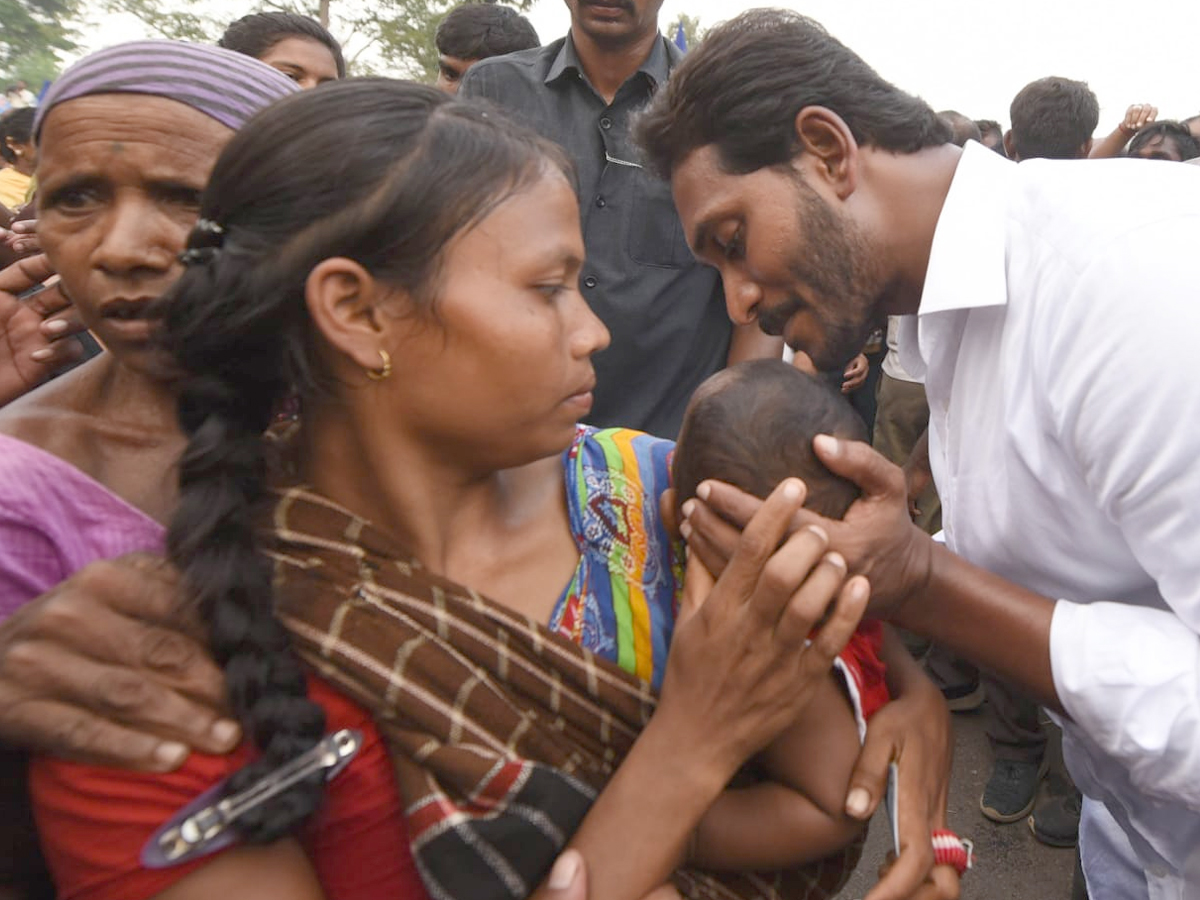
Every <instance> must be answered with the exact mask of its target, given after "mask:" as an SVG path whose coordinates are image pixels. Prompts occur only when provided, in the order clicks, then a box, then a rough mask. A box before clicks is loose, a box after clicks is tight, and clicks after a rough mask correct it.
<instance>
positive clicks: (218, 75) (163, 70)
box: [33, 41, 300, 137]
mask: <svg viewBox="0 0 1200 900" xmlns="http://www.w3.org/2000/svg"><path fill="white" fill-rule="evenodd" d="M299 89H300V88H299V87H298V86H297V84H296V83H295V82H294V81H292V80H291V79H290V78H288V77H287V76H285V75H283V74H281V73H280V72H278V71H276V70H275V69H272V68H271V67H270V66H268V65H267V64H265V63H261V62H259V61H258V60H257V59H254V58H253V57H249V56H244V55H242V54H241V53H234V52H233V51H232V50H226V49H224V48H222V47H209V46H207V45H205V44H187V43H184V42H183V41H132V42H131V43H128V44H117V45H116V46H115V47H108V48H106V49H104V50H100V51H98V52H96V53H93V54H91V55H90V56H85V57H84V58H83V59H81V60H80V61H79V62H77V63H75V65H73V66H71V67H70V68H69V69H67V70H66V71H65V72H63V73H62V75H61V76H60V77H59V79H58V80H57V81H56V82H54V84H53V85H51V87H50V90H49V91H48V92H47V93H46V97H45V99H44V100H43V101H42V103H41V105H40V106H39V107H38V112H37V119H36V120H35V121H34V123H33V129H34V135H35V137H36V136H37V135H39V134H40V133H41V130H42V123H43V122H44V121H45V120H46V115H47V113H49V112H50V110H52V109H53V108H54V107H55V106H57V105H58V104H59V103H63V102H65V101H67V100H74V99H76V98H78V97H88V96H90V95H92V94H150V95H152V96H155V97H166V98H167V99H169V100H177V101H179V102H180V103H186V104H187V105H188V106H190V107H191V108H192V109H195V110H197V111H199V112H202V113H204V114H205V115H206V116H211V117H212V118H214V119H216V120H217V121H218V122H220V123H221V124H222V125H226V126H228V127H229V128H232V129H233V130H234V131H237V130H238V129H239V128H241V127H242V126H243V125H245V124H246V122H247V121H248V120H249V119H250V117H251V116H253V115H254V114H255V113H256V112H258V111H259V110H260V109H263V108H265V107H267V106H270V105H271V104H272V103H274V102H275V101H276V100H279V99H282V98H283V97H286V96H287V95H288V94H292V93H295V92H296V91H298V90H299Z"/></svg>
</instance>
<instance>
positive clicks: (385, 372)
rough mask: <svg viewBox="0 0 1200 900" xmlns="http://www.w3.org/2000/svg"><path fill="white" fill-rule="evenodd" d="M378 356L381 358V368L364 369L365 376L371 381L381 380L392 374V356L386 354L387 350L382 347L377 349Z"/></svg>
mask: <svg viewBox="0 0 1200 900" xmlns="http://www.w3.org/2000/svg"><path fill="white" fill-rule="evenodd" d="M379 357H380V359H382V360H383V368H381V369H379V370H375V369H367V370H366V372H367V377H368V378H370V379H371V380H372V381H383V379H385V378H387V377H388V376H389V375H391V374H392V357H391V356H390V355H389V354H388V352H387V351H386V350H382V349H381V350H380V351H379Z"/></svg>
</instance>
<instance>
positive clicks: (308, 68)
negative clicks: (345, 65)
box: [259, 36, 338, 91]
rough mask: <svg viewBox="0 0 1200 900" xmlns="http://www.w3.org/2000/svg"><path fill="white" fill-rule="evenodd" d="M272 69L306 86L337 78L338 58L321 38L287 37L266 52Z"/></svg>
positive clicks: (301, 85) (306, 88) (266, 58)
mask: <svg viewBox="0 0 1200 900" xmlns="http://www.w3.org/2000/svg"><path fill="white" fill-rule="evenodd" d="M259 60H260V61H261V62H265V63H266V64H267V65H268V66H270V67H271V68H272V69H278V70H279V71H280V72H282V73H283V74H284V75H286V76H287V77H288V78H290V79H292V81H294V82H296V84H298V85H300V87H301V88H303V89H304V90H306V91H307V90H308V89H309V88H315V87H316V86H317V85H318V84H324V83H325V82H326V81H337V77H338V70H337V60H335V59H334V58H333V53H332V51H330V49H329V48H328V47H326V46H325V45H324V44H322V43H321V42H320V41H317V40H314V39H312V38H308V37H300V36H296V37H285V38H284V39H283V40H281V41H279V42H278V43H276V44H273V45H272V46H271V48H270V49H268V50H267V51H266V52H265V53H264V54H263V55H262V56H260V57H259Z"/></svg>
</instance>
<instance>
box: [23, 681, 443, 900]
mask: <svg viewBox="0 0 1200 900" xmlns="http://www.w3.org/2000/svg"><path fill="white" fill-rule="evenodd" d="M309 696H310V697H311V698H312V699H313V700H314V701H315V702H317V703H319V704H320V705H321V706H322V707H324V709H325V713H326V717H327V730H328V731H337V730H339V729H342V728H356V729H358V730H360V731H361V732H362V733H363V735H364V743H363V747H362V749H360V750H359V752H358V755H357V756H355V758H354V759H353V760H352V761H351V763H350V765H349V766H347V767H346V769H345V770H343V771H342V772H341V773H340V774H339V775H338V776H337V777H336V778H334V780H333V781H331V782H330V783H329V785H328V786H327V787H326V789H325V798H324V802H323V804H322V806H321V808H320V809H319V810H318V811H317V813H316V814H315V815H314V816H313V817H312V819H310V820H309V822H308V823H306V825H305V826H304V827H303V828H302V829H300V830H299V831H298V832H297V834H296V837H297V839H298V840H299V841H300V843H301V844H302V846H303V847H304V849H305V850H306V851H307V853H308V856H309V859H310V861H311V862H312V865H313V868H314V869H315V870H316V873H317V876H318V878H319V879H320V882H321V886H322V888H323V889H324V891H325V896H326V897H327V898H329V900H426V893H425V888H424V886H423V885H422V883H421V878H420V875H419V874H418V873H417V870H416V866H415V865H414V863H413V860H412V856H411V855H410V852H409V846H408V834H407V832H406V830H405V824H404V812H403V809H402V808H401V803H400V795H399V793H398V791H397V789H396V783H395V778H394V776H393V774H392V767H391V763H390V762H389V761H388V756H387V750H386V748H385V746H384V744H383V741H382V739H381V738H380V736H379V733H378V732H377V731H376V730H375V727H374V725H373V724H372V722H371V719H370V716H369V715H368V714H367V712H366V711H365V710H363V709H362V708H361V707H359V706H357V705H356V704H354V703H352V702H351V701H350V700H347V699H346V698H345V697H343V696H341V695H340V694H338V693H337V692H336V691H335V690H334V689H333V688H332V687H331V686H330V685H328V684H327V683H325V682H324V681H321V680H320V679H319V678H315V677H310V678H309ZM253 754H254V751H253V749H252V748H251V747H249V746H248V745H245V744H243V745H242V746H241V747H240V748H238V749H237V750H236V751H235V752H234V753H232V754H230V755H228V756H205V755H202V754H199V753H193V754H192V755H191V756H189V757H188V759H187V761H186V762H185V763H184V765H183V767H182V768H181V769H179V771H177V772H172V773H170V774H166V775H160V774H147V773H139V772H127V771H123V770H119V769H109V768H100V767H97V766H85V765H81V764H78V763H70V762H64V761H62V760H57V759H51V758H49V757H36V758H35V759H34V761H33V762H32V763H31V766H30V773H29V782H30V793H31V794H32V798H33V807H34V815H35V817H36V819H37V825H38V832H39V834H40V835H41V841H42V847H43V849H44V851H45V855H46V860H47V862H48V864H49V866H50V872H51V874H52V875H53V877H54V882H55V884H56V886H57V888H58V896H59V898H60V900H144V898H148V897H153V896H154V895H155V894H157V893H159V892H160V891H164V890H166V889H167V888H169V887H171V885H173V884H175V883H176V882H178V881H179V880H180V879H182V878H183V877H184V876H186V875H187V874H189V873H190V872H193V871H195V870H196V869H198V868H200V867H201V866H203V865H205V864H206V863H208V862H211V861H212V860H213V859H215V858H216V855H217V854H214V855H213V856H208V857H203V858H201V859H198V860H194V861H192V862H190V863H185V864H183V865H179V866H175V867H172V868H168V869H145V868H143V867H142V865H141V863H140V861H139V857H140V855H141V852H142V847H143V846H144V845H145V843H146V841H147V840H149V838H150V837H151V835H153V834H154V832H155V830H156V829H157V828H158V827H159V826H160V825H162V824H163V823H164V822H166V821H167V820H168V819H170V818H171V817H173V816H174V815H175V814H176V813H177V812H178V811H179V810H180V809H181V808H182V807H183V806H185V805H187V804H188V803H190V802H191V801H192V800H194V799H195V798H196V797H197V796H199V795H200V794H201V793H203V792H204V791H206V790H208V789H209V788H211V787H212V786H213V785H215V784H217V783H218V782H220V781H222V780H223V779H225V778H226V777H228V776H229V775H231V774H232V773H233V772H235V771H236V770H237V769H239V768H241V766H242V765H244V764H245V763H246V762H247V761H248V760H250V759H251V758H252V757H253Z"/></svg>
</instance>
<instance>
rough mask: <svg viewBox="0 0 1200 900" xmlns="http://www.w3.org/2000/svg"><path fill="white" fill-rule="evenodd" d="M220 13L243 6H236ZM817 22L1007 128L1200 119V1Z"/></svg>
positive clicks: (952, 2) (873, 13) (883, 66)
mask: <svg viewBox="0 0 1200 900" xmlns="http://www.w3.org/2000/svg"><path fill="white" fill-rule="evenodd" d="M209 5H210V6H213V7H229V8H233V7H236V6H237V5H240V4H233V6H232V7H231V6H230V3H229V0H212V2H211V3H210V4H209ZM761 5H763V3H762V2H761V0H760V2H746V0H666V2H665V3H664V4H663V8H662V14H661V16H660V22H661V23H662V27H663V28H664V29H665V28H666V27H667V24H668V23H669V22H670V21H671V20H672V19H673V18H674V17H675V16H677V15H678V14H679V13H680V12H686V13H687V14H689V15H692V16H697V17H699V19H700V21H701V24H702V25H705V26H711V25H713V24H715V23H717V22H719V21H721V20H722V19H726V18H729V17H731V16H733V15H735V14H737V13H738V12H740V11H741V10H744V9H749V8H751V7H754V6H761ZM776 5H780V6H788V7H791V8H793V9H797V10H800V11H801V12H804V13H805V14H807V15H810V16H812V17H813V18H815V19H817V20H818V21H819V22H821V24H823V25H824V26H825V27H826V28H827V29H829V31H830V32H831V33H833V34H834V35H835V36H836V37H838V38H839V39H840V40H841V41H842V42H843V43H845V44H846V45H848V46H849V47H850V48H851V49H852V50H854V51H855V52H857V53H858V54H859V55H861V56H862V57H863V58H864V59H866V61H867V62H868V63H869V64H870V65H871V66H873V67H874V68H875V69H876V70H877V71H878V72H879V73H880V74H881V75H883V76H884V77H885V78H887V79H888V80H889V81H892V82H893V83H895V84H896V85H898V86H899V87H901V88H903V89H904V90H906V91H909V92H911V93H916V94H919V95H920V96H922V97H924V98H925V100H927V101H928V102H929V103H930V104H931V105H932V106H933V107H934V108H935V109H939V110H940V109H957V110H959V111H960V112H963V113H966V114H967V115H969V116H971V117H972V118H975V119H985V118H987V119H997V120H999V121H1000V122H1001V123H1002V124H1004V125H1005V126H1006V127H1007V120H1008V104H1009V102H1010V101H1011V100H1012V98H1013V95H1014V94H1015V93H1016V92H1017V91H1018V90H1020V89H1021V87H1022V86H1024V85H1025V84H1027V83H1028V82H1030V81H1032V80H1034V79H1035V78H1041V77H1042V76H1045V75H1062V76H1065V77H1067V78H1077V79H1082V80H1084V81H1087V82H1088V83H1089V84H1090V85H1091V87H1092V90H1094V91H1095V92H1096V96H1097V97H1098V98H1099V99H1100V109H1101V113H1100V126H1099V128H1098V129H1097V136H1099V135H1103V134H1107V133H1108V132H1109V131H1111V130H1112V129H1113V128H1114V127H1115V126H1116V125H1117V123H1118V122H1119V121H1120V119H1121V116H1122V115H1124V112H1125V108H1126V107H1127V106H1129V104H1131V103H1153V104H1155V105H1156V106H1158V108H1159V111H1160V112H1159V116H1160V118H1184V117H1187V116H1190V115H1194V114H1196V113H1200V70H1198V67H1197V58H1198V55H1200V2H1196V0H993V2H990V3H987V2H981V0H803V2H801V0H781V2H779V3H777V4H776ZM98 18H99V19H100V21H99V22H98V23H97V25H98V27H96V28H95V29H94V30H92V29H88V32H89V33H86V34H85V38H86V40H85V43H86V44H87V45H90V46H91V47H92V48H93V49H94V48H96V47H99V46H105V45H107V44H110V43H115V42H116V41H120V40H129V39H132V38H133V37H135V36H138V35H137V32H138V31H139V30H140V23H137V22H135V21H131V20H129V19H124V18H123V17H115V16H111V15H107V16H100V17H98ZM530 18H531V19H532V20H533V23H534V25H535V26H536V27H537V30H538V34H539V35H540V36H541V38H542V40H543V41H550V40H553V39H554V38H556V37H559V36H561V35H562V34H565V33H566V30H567V26H568V25H569V23H570V19H569V17H568V14H567V8H566V5H565V3H564V2H563V0H536V3H535V5H534V7H533V10H532V12H531V13H530Z"/></svg>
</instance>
